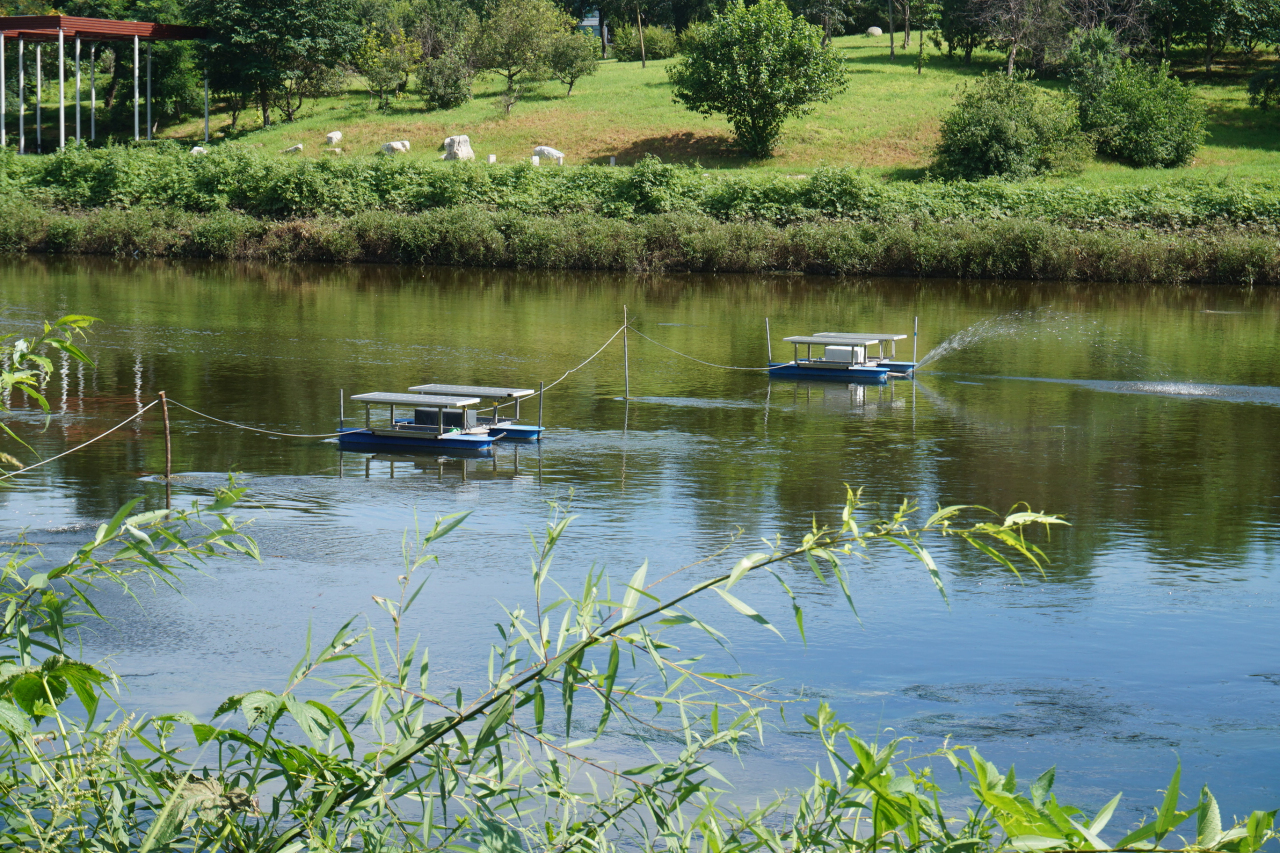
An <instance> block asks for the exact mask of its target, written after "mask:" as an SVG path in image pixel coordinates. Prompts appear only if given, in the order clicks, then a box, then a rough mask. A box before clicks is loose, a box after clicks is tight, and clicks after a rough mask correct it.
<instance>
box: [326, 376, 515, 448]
mask: <svg viewBox="0 0 1280 853" xmlns="http://www.w3.org/2000/svg"><path fill="white" fill-rule="evenodd" d="M351 399H352V400H355V401H356V402H359V403H364V426H363V427H348V426H345V425H343V426H339V428H338V444H339V446H341V447H342V448H343V449H344V450H347V449H362V450H384V449H390V448H392V447H395V448H400V449H413V450H426V451H434V450H454V451H457V450H464V451H488V450H489V448H490V447H491V446H492V445H493V442H494V441H496V440H497V438H498V434H496V433H494V434H491V433H490V432H489V428H488V427H487V426H480V425H478V424H475V412H473V411H471V410H470V408H469V407H471V406H475V405H478V404H479V403H480V399H479V398H478V397H459V396H443V395H435V394H393V393H388V392H383V391H375V392H373V393H371V394H355V395H353V396H352V397H351ZM379 404H380V405H385V406H388V407H390V415H391V416H390V418H389V419H388V421H387V425H386V426H374V425H373V416H372V413H371V411H370V408H371V407H372V406H374V405H379ZM397 406H403V407H406V408H411V409H413V412H414V417H413V419H412V420H409V421H406V420H401V419H399V418H397V417H396V407H397ZM425 412H430V413H431V415H432V417H431V418H427V417H426V416H425V415H424V413H425ZM428 420H429V421H430V422H429V423H428V422H427V421H428ZM468 421H470V423H471V425H470V426H467V425H466V424H467V422H468Z"/></svg>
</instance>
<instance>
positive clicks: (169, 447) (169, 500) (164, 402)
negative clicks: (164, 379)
mask: <svg viewBox="0 0 1280 853" xmlns="http://www.w3.org/2000/svg"><path fill="white" fill-rule="evenodd" d="M160 411H161V412H163V413H164V507H165V509H173V494H172V490H171V488H170V483H171V482H172V481H173V441H172V439H171V438H170V435H169V398H168V397H166V396H165V393H164V392H163V391H161V392H160Z"/></svg>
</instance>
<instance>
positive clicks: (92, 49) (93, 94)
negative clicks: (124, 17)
mask: <svg viewBox="0 0 1280 853" xmlns="http://www.w3.org/2000/svg"><path fill="white" fill-rule="evenodd" d="M97 53H98V46H97V45H96V44H91V45H89V141H90V142H93V141H95V140H97V138H98V59H97Z"/></svg>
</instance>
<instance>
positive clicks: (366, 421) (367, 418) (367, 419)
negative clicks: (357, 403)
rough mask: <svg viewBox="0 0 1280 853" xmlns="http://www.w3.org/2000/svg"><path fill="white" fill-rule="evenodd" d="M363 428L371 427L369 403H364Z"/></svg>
mask: <svg viewBox="0 0 1280 853" xmlns="http://www.w3.org/2000/svg"><path fill="white" fill-rule="evenodd" d="M364 428H365V429H373V420H372V418H371V417H370V415H369V404H368V403H365V404H364Z"/></svg>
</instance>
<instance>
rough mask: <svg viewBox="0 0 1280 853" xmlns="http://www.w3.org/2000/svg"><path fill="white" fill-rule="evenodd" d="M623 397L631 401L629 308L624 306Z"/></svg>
mask: <svg viewBox="0 0 1280 853" xmlns="http://www.w3.org/2000/svg"><path fill="white" fill-rule="evenodd" d="M622 388H623V391H622V396H623V399H626V400H630V399H631V360H630V359H629V358H628V357H627V306H625V305H623V306H622Z"/></svg>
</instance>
